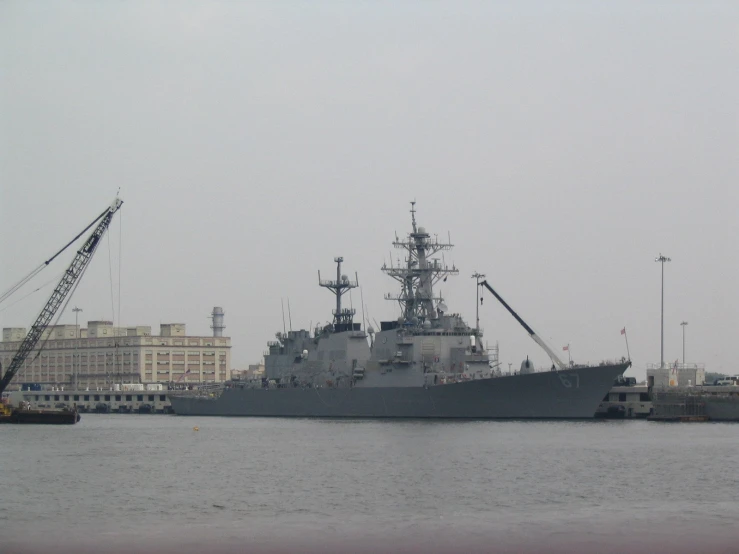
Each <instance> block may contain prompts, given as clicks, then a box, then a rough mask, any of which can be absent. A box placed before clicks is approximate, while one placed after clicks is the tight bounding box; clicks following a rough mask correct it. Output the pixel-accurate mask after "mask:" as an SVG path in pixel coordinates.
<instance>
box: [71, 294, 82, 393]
mask: <svg viewBox="0 0 739 554" xmlns="http://www.w3.org/2000/svg"><path fill="white" fill-rule="evenodd" d="M72 311H73V312H74V326H75V327H76V331H77V339H76V340H75V341H74V355H75V357H76V358H77V363H74V361H73V363H72V375H73V376H74V390H77V364H79V362H80V355H79V352H78V351H77V347H78V346H79V343H80V326H79V323H78V322H77V316H78V315H79V314H80V312H81V311H82V308H78V307H77V306H75V307H74V308H72Z"/></svg>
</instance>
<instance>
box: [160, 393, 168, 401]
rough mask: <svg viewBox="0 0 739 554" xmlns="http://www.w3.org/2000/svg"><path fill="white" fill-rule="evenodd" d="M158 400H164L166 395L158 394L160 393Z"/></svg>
mask: <svg viewBox="0 0 739 554" xmlns="http://www.w3.org/2000/svg"><path fill="white" fill-rule="evenodd" d="M159 400H160V401H161V402H164V401H165V400H167V395H166V394H160V395H159Z"/></svg>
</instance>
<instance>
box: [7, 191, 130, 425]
mask: <svg viewBox="0 0 739 554" xmlns="http://www.w3.org/2000/svg"><path fill="white" fill-rule="evenodd" d="M122 205H123V201H122V200H121V199H120V198H118V197H117V196H116V198H115V200H114V201H113V203H112V204H111V205H110V206H108V207H107V208H106V209H105V211H104V212H103V213H101V214H100V215H99V216H98V217H97V218H95V220H94V221H93V222H92V223H90V224H89V225H88V226H87V228H85V230H83V231H82V233H80V234H79V235H77V237H75V239H73V240H72V242H70V243H69V244H67V246H65V247H64V248H62V250H60V251H59V252H57V253H56V255H54V257H52V258H51V259H50V260H48V261H47V262H45V264H46V265H48V264H49V262H50V261H51V260H53V259H54V258H55V257H56V256H58V255H59V254H61V253H62V252H63V251H64V250H65V249H66V248H67V247H68V246H70V245H71V244H72V243H73V242H75V241H76V240H77V238H79V237H80V236H81V235H82V234H83V233H84V232H85V231H87V229H89V228H90V227H92V226H93V225H95V224H96V223H97V226H96V227H95V229H94V230H93V231H92V233H90V236H89V237H87V240H86V241H85V243H84V244H83V245H82V247H81V248H80V249H79V250H78V251H77V254H75V256H74V259H73V260H72V263H71V264H69V267H68V268H67V270H66V271H65V272H64V275H63V276H62V278H61V280H60V281H59V284H58V285H57V286H56V288H55V289H54V292H52V293H51V297H50V298H49V300H48V301H47V302H46V305H45V306H44V307H43V309H42V310H41V313H40V314H39V316H38V317H37V318H36V321H35V322H34V324H33V326H32V327H31V330H30V331H29V333H28V334H27V335H26V338H25V339H23V342H22V343H21V345H20V347H19V348H18V351H17V352H16V353H15V356H13V359H12V360H11V362H10V365H9V366H8V369H7V371H6V372H5V375H2V367H0V375H2V379H0V394H2V392H3V391H4V390H5V389H6V388H7V387H8V384H10V381H11V380H12V379H13V377H15V375H16V373H18V371H19V370H20V369H21V367H23V362H25V361H26V358H27V357H28V355H29V354H30V353H31V351H32V350H33V349H34V348H35V347H36V344H37V343H38V341H39V339H40V338H41V335H42V334H43V333H44V330H45V329H46V328H47V327H48V326H49V323H51V320H52V319H53V318H54V316H55V315H56V313H57V311H58V310H59V308H60V307H61V306H62V304H63V303H64V300H65V299H66V298H67V296H68V295H69V293H70V292H71V291H72V290H73V289H74V288H75V283H77V282H78V280H79V278H80V277H81V276H82V274H83V273H84V272H85V269H87V266H88V264H89V263H90V260H91V259H92V256H93V254H94V253H95V250H96V249H97V247H98V244H100V239H101V238H102V237H103V235H104V234H105V231H106V230H107V229H108V227H109V226H110V222H111V220H112V219H113V215H114V214H115V213H116V212H117V211H118V210H119V209H120V208H121V206H122ZM6 410H8V408H7V407H5V406H3V405H1V404H0V415H3V412H4V411H6ZM5 415H9V413H7V414H5Z"/></svg>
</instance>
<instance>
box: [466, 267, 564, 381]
mask: <svg viewBox="0 0 739 554" xmlns="http://www.w3.org/2000/svg"><path fill="white" fill-rule="evenodd" d="M480 286H484V287H485V288H486V289H488V290H489V291H490V292H491V293H492V295H493V296H495V298H497V299H498V301H499V302H500V303H501V304H503V307H504V308H505V309H506V310H508V312H509V313H510V314H511V315H512V316H513V317H514V318H516V321H518V322H519V323H520V324H521V325H522V326H523V328H524V329H526V332H527V333H528V334H529V336H530V337H531V338H532V339H534V342H535V343H536V344H538V345H539V346H541V348H542V350H544V352H546V353H547V355H548V356H549V357H550V358H551V359H552V362H553V363H554V364H555V365H556V366H557V367H558V368H559V369H567V364H565V363H564V362H563V361H562V360H560V359H559V357H558V356H557V355H556V354H555V353H554V350H552V349H551V348H549V346H548V345H547V343H545V342H544V341H543V340H541V338H540V337H539V335H537V334H536V333H535V332H534V330H533V329H532V328H531V327H529V325H528V324H527V323H526V322H525V321H524V320H523V319H521V316H519V315H518V314H517V313H516V312H515V311H513V308H511V307H510V306H509V305H508V304H507V303H506V301H505V300H503V298H502V297H501V296H500V295H499V294H498V293H497V292H495V290H493V287H491V286H490V285H489V284H488V282H487V281H480Z"/></svg>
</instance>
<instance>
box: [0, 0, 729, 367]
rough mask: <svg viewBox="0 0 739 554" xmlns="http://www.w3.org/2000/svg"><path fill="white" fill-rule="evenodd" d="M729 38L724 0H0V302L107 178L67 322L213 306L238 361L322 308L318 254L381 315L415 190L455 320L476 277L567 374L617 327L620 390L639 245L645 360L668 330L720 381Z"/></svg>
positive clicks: (724, 331)
mask: <svg viewBox="0 0 739 554" xmlns="http://www.w3.org/2000/svg"><path fill="white" fill-rule="evenodd" d="M737 36H739V3H737V2H732V1H726V2H711V1H705V2H674V1H670V2H667V1H665V2H642V1H623V0H621V1H617V2H616V1H614V2H550V1H531V2H494V1H486V2H460V1H455V2H451V1H449V2H360V1H356V2H310V3H309V2H297V1H296V2H260V3H256V2H224V3H218V2H207V3H204V2H193V3H188V2H182V1H177V2H171V3H165V2H155V3H153V2H133V1H131V2H112V1H110V2H106V1H100V2H61V1H60V2H11V1H6V2H3V3H2V4H0V55H1V56H2V57H1V58H0V69H1V74H0V79H1V82H0V102H1V104H0V117H1V118H2V119H0V141H2V142H1V143H0V179H1V182H0V195H1V196H0V236H2V241H0V290H2V291H5V290H6V289H7V288H8V287H10V286H11V285H12V283H14V282H15V281H17V280H18V279H19V278H21V277H22V276H23V275H25V274H26V273H27V272H28V271H30V270H31V269H32V268H33V267H35V266H36V265H38V264H39V263H40V262H42V261H43V260H45V259H47V258H48V257H49V256H50V255H51V254H52V253H53V252H55V251H56V250H57V249H58V248H60V247H61V246H62V245H63V244H64V243H65V242H66V241H67V240H68V239H70V238H72V237H73V236H74V235H75V234H76V233H78V232H79V231H81V230H82V229H83V228H84V227H85V226H86V225H87V224H88V223H89V222H90V221H91V220H92V219H93V218H94V217H95V216H96V215H98V214H99V213H100V212H101V211H102V210H103V209H104V208H105V206H106V205H107V204H108V203H110V202H111V201H112V199H113V197H114V196H115V194H116V191H117V189H118V188H120V191H121V196H122V198H123V199H124V201H125V204H124V207H123V209H122V211H121V212H120V214H119V216H116V220H115V221H114V223H113V225H112V227H111V231H110V234H109V237H108V238H109V241H108V240H107V239H106V240H105V242H104V244H103V245H102V246H101V247H100V249H99V251H98V254H97V256H96V258H95V259H94V260H93V262H92V265H91V268H90V270H89V271H88V272H87V274H86V275H85V278H84V281H83V282H82V284H81V285H80V287H79V289H78V291H77V294H76V295H75V298H74V299H73V300H72V303H73V304H76V305H78V306H79V307H81V308H82V309H83V310H84V312H83V313H82V316H83V319H84V320H85V321H87V320H88V319H112V318H114V317H115V321H116V323H121V324H122V325H134V324H142V325H152V328H153V330H154V332H157V333H158V326H159V324H160V323H167V322H184V323H186V324H187V327H188V331H189V332H190V333H191V334H210V329H209V325H210V321H209V320H208V319H207V315H208V314H209V313H210V311H211V309H212V307H213V306H223V307H224V309H225V311H226V325H227V329H226V334H227V335H228V336H230V337H232V344H233V358H232V363H233V365H234V366H235V367H244V366H245V365H246V364H249V363H256V362H257V361H258V360H259V359H260V357H261V356H262V353H263V351H264V350H265V348H266V342H267V341H268V340H272V339H273V337H274V333H275V332H276V331H278V330H281V329H282V325H283V324H282V315H281V310H280V299H281V298H284V299H285V302H287V298H289V299H290V306H291V318H292V327H293V328H301V327H307V326H308V325H309V324H310V323H311V322H313V324H315V323H317V322H319V321H321V322H325V321H327V320H329V319H330V318H331V309H332V307H333V295H331V294H330V292H328V291H326V290H323V289H320V288H318V286H317V273H316V272H317V270H318V269H320V270H321V271H322V272H325V273H326V275H328V274H330V273H331V272H332V271H335V268H334V264H333V258H334V256H338V255H341V256H344V259H345V270H346V273H350V274H353V272H354V271H356V272H358V274H359V281H360V284H361V285H362V294H363V296H364V302H365V304H366V306H367V311H368V312H369V315H370V316H371V318H373V319H375V320H377V321H378V322H379V321H380V320H384V319H390V318H396V317H397V316H398V315H399V311H398V307H397V305H396V304H394V303H391V302H389V301H386V300H384V299H383V295H384V294H385V293H387V292H397V287H396V286H395V285H396V284H395V281H393V280H392V279H390V278H389V277H387V276H385V275H383V274H382V273H381V271H380V267H381V266H382V264H383V262H384V261H388V258H389V255H390V250H391V244H390V243H391V241H392V239H393V238H394V234H395V232H396V231H397V232H398V233H399V234H401V233H405V232H407V231H408V229H409V226H410V215H409V213H408V209H409V203H408V202H409V201H410V200H413V199H415V200H417V202H418V204H417V209H418V220H419V223H420V224H421V225H424V226H425V227H426V228H427V230H429V231H430V232H432V233H438V234H439V235H440V237H446V236H447V232H449V233H450V234H451V239H452V242H453V243H454V244H455V249H454V250H453V251H452V252H451V253H447V254H446V255H445V260H446V261H447V262H448V263H451V262H453V263H455V264H456V266H457V267H458V268H459V269H460V274H459V276H458V277H455V278H450V279H449V280H448V281H447V282H446V283H444V284H443V285H444V286H443V288H442V290H441V292H442V294H443V295H444V297H445V298H446V300H447V302H446V303H447V305H448V306H449V309H450V310H451V311H455V312H461V313H462V314H463V315H464V316H465V317H466V319H467V321H468V322H469V323H470V324H473V325H474V313H475V287H474V282H473V280H472V279H471V277H470V276H471V274H472V273H473V272H474V271H479V272H482V273H485V274H487V276H488V279H489V281H490V282H491V283H492V284H493V286H495V287H496V288H497V290H498V291H499V292H500V293H501V295H502V296H503V297H504V298H505V299H506V300H507V301H508V302H509V303H510V304H511V305H512V306H513V307H514V308H515V309H517V310H518V312H519V313H520V314H521V316H522V317H523V318H524V319H525V320H526V321H527V322H528V323H529V324H530V325H531V326H532V327H533V328H534V329H535V330H537V331H538V332H539V334H540V335H541V336H542V337H543V338H544V339H545V340H547V341H549V342H550V343H551V344H552V346H553V347H554V348H555V349H556V350H559V351H560V352H561V348H562V346H563V345H565V344H567V343H569V344H570V345H571V352H572V356H573V359H574V360H576V361H578V362H585V361H591V362H596V361H598V360H600V359H603V358H615V357H620V356H622V355H625V353H626V349H625V346H624V341H623V337H622V336H621V334H620V329H621V328H622V327H624V326H625V327H626V329H627V332H628V338H629V346H630V348H631V355H632V359H633V360H634V368H632V369H631V370H629V373H628V374H631V375H635V376H637V377H643V376H644V373H645V371H644V368H645V366H646V364H647V363H650V362H659V355H660V266H659V264H657V263H655V262H654V258H655V257H656V256H658V255H659V254H660V252H661V253H663V254H665V255H667V256H669V257H671V258H672V262H670V263H669V264H667V265H666V267H665V358H666V359H667V360H669V361H674V360H675V359H677V358H682V353H681V349H682V335H681V331H682V329H681V327H680V322H681V321H683V320H685V321H688V322H689V324H688V326H687V330H686V357H687V361H688V362H694V361H697V362H703V363H705V364H706V366H707V368H708V369H709V370H716V371H723V372H729V373H739V368H737V365H736V352H735V349H736V347H735V345H736V341H737V336H738V335H739V318H738V316H739V313H738V312H739V307H738V306H739V292H737V283H739V251H738V249H737V246H738V242H739V240H738V239H737V233H738V232H739V224H738V223H737V215H738V210H739V161H738V160H739V109H738V103H737V98H739V42H738V40H739V39H737ZM108 242H109V243H110V245H109V244H108ZM119 245H120V247H121V248H120V250H119ZM71 255H72V254H71V253H70V254H69V255H65V256H64V257H63V259H62V260H60V262H58V263H54V264H52V266H51V267H49V268H48V269H46V270H45V271H44V272H43V273H42V274H41V276H40V277H39V278H38V279H37V280H36V281H34V283H35V285H36V287H38V286H40V285H43V284H45V283H49V281H51V280H53V279H55V278H58V276H59V273H60V272H61V271H63V270H64V268H65V266H66V264H68V263H69V260H70V259H71ZM393 255H394V256H395V255H397V253H395V254H393ZM119 264H120V275H121V279H120V281H121V283H120V285H121V287H120V290H121V312H120V313H118V293H117V290H118V274H119ZM111 274H112V275H113V283H112V288H113V290H114V292H113V295H112V296H113V299H111V277H110V275H111ZM34 288H35V287H30V288H28V289H26V292H24V293H20V294H18V295H16V296H15V297H14V300H13V301H16V300H18V299H20V298H21V297H22V296H23V295H24V294H26V293H27V292H30V291H32V290H33V289H34ZM52 289H53V283H51V284H48V285H47V286H46V287H45V288H42V289H41V290H40V291H39V292H36V293H34V294H31V295H30V296H28V297H27V298H26V299H25V300H23V301H21V302H18V303H17V304H15V305H12V306H11V307H8V306H9V304H12V302H13V301H11V302H8V303H5V304H3V305H2V306H0V309H3V311H2V312H0V325H2V326H3V327H8V326H23V327H29V326H30V324H31V323H32V322H33V320H34V318H35V317H36V315H37V314H38V311H39V310H40V308H41V307H42V305H43V304H44V302H45V301H46V299H47V297H48V295H49V294H50V292H51V290H52ZM111 300H113V301H111ZM352 301H353V304H354V307H355V308H357V311H358V312H359V313H360V316H361V310H360V300H359V291H354V293H353V295H352ZM114 308H115V314H114V312H113V310H114ZM480 317H481V324H482V326H483V327H484V330H485V339H486V340H487V341H488V342H489V343H490V344H493V343H495V342H496V341H498V342H499V344H500V352H501V361H502V362H503V365H504V367H506V368H507V364H508V363H509V362H510V363H513V364H514V367H516V366H518V365H519V364H520V362H521V360H522V359H523V358H524V357H525V356H526V355H529V356H531V357H532V359H533V360H534V361H535V362H536V363H537V365H546V364H548V360H547V358H546V356H545V355H544V354H543V353H542V352H541V351H540V350H539V349H538V347H537V346H536V345H535V344H534V343H533V342H532V341H531V340H530V339H529V338H528V337H527V336H526V334H525V332H524V330H523V329H522V328H521V327H520V326H519V325H518V324H517V323H516V322H515V321H514V320H513V318H511V317H510V316H509V315H508V314H507V313H505V312H504V311H503V309H502V308H501V307H500V306H499V305H498V304H497V303H496V301H495V300H494V299H493V298H492V297H491V296H488V297H486V298H485V302H484V304H483V306H482V307H481V312H480ZM61 322H67V323H70V322H71V323H73V322H74V314H73V313H72V312H71V310H69V311H68V313H65V314H64V316H63V318H62V320H61ZM288 326H289V323H288ZM563 354H565V358H566V353H563Z"/></svg>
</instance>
